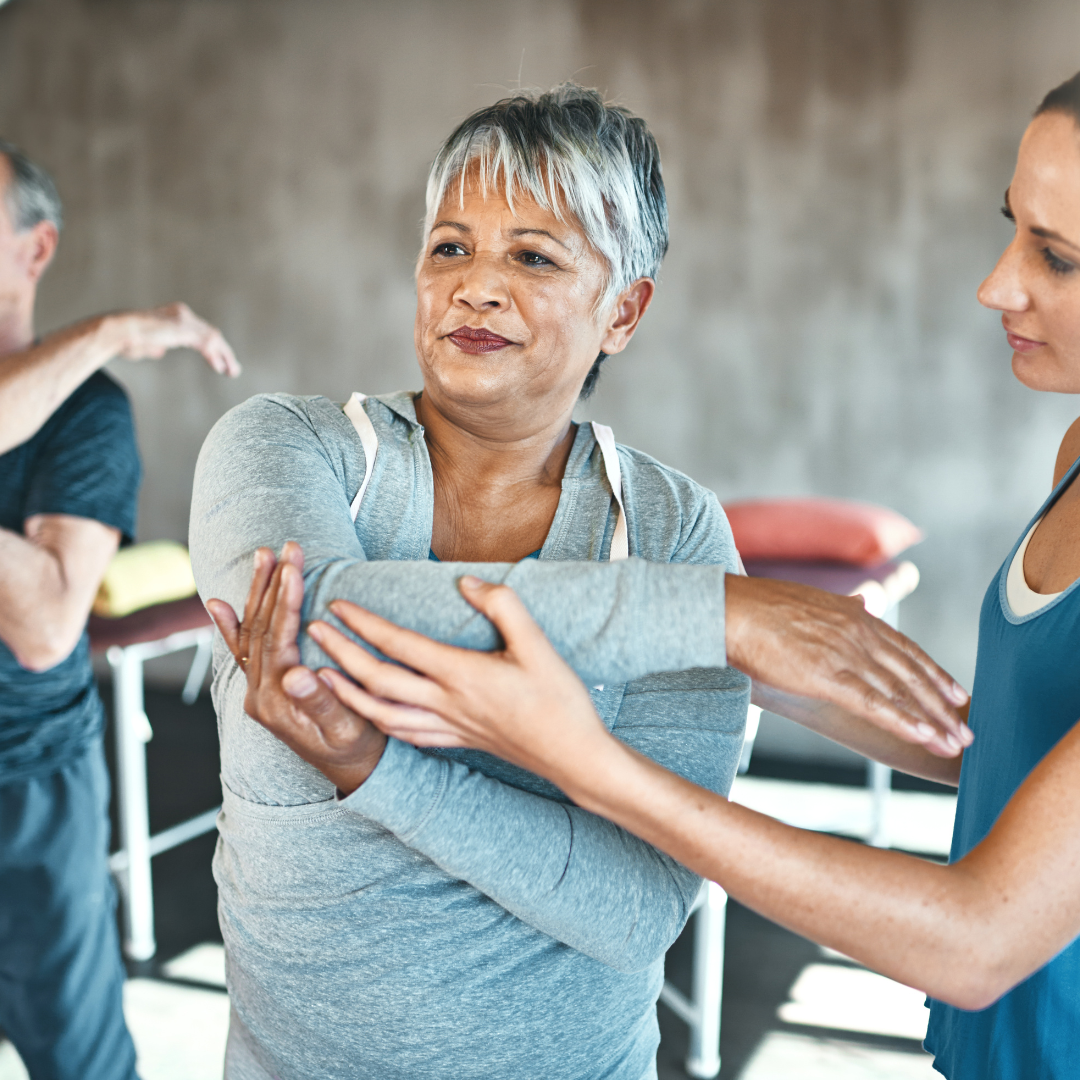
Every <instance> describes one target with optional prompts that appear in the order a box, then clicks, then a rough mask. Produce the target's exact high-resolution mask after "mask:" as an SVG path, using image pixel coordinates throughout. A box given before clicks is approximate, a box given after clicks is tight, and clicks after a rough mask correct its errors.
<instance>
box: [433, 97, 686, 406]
mask: <svg viewBox="0 0 1080 1080" xmlns="http://www.w3.org/2000/svg"><path fill="white" fill-rule="evenodd" d="M473 169H475V170H476V172H477V180H478V183H479V185H480V191H481V192H482V193H484V194H486V193H487V190H488V189H489V187H490V188H495V189H496V190H501V191H502V192H503V194H505V196H506V199H507V201H508V202H509V203H510V206H511V209H512V208H513V205H514V197H515V195H519V194H525V195H529V196H531V197H532V198H533V199H535V200H536V202H537V204H538V205H540V206H542V207H544V208H545V209H549V210H551V211H552V212H553V213H555V214H556V215H558V216H559V217H563V216H564V215H566V214H569V215H570V216H572V217H573V218H575V219H576V221H577V223H578V224H579V225H580V226H581V228H582V230H583V231H584V233H585V236H586V238H587V239H588V241H589V243H590V244H591V245H592V246H593V248H595V249H596V251H597V252H599V254H600V255H601V257H602V258H603V259H604V260H605V261H606V262H607V265H608V275H607V282H606V286H605V288H604V290H603V292H602V293H601V295H600V297H599V298H598V300H597V311H598V312H599V311H603V310H604V309H606V308H607V307H608V306H610V304H612V303H613V302H614V300H615V298H616V297H617V296H618V295H619V293H621V292H622V291H623V289H625V288H627V287H628V286H629V285H632V284H633V283H634V282H635V281H637V280H638V278H642V277H649V278H655V277H656V275H657V273H658V272H659V270H660V263H661V262H662V261H663V258H664V255H665V253H666V252H667V248H668V214H667V196H666V194H665V192H664V181H663V178H662V177H661V175H660V151H659V150H658V149H657V146H656V140H655V139H654V138H653V136H652V132H650V131H649V128H648V126H647V125H646V123H645V121H644V120H642V119H640V118H639V117H636V116H634V115H632V114H631V113H630V112H629V111H628V110H627V109H624V108H623V107H622V106H620V105H612V104H610V103H608V102H605V101H604V99H603V97H602V96H601V95H600V94H599V93H598V92H597V91H596V90H589V89H586V88H584V87H581V86H577V85H576V84H575V83H563V84H562V85H561V86H556V87H555V88H554V89H553V90H549V91H547V92H546V93H535V92H527V91H520V92H519V93H516V94H514V95H512V96H511V97H508V98H504V99H503V100H502V101H497V102H496V103H495V104H494V105H489V106H488V107H487V108H484V109H479V110H477V111H476V112H474V113H473V114H472V115H471V116H469V117H467V118H466V119H465V120H464V121H463V122H462V123H461V124H460V125H459V126H458V128H457V130H456V131H454V132H453V134H451V136H450V137H449V138H448V139H447V140H446V142H444V143H443V145H442V148H441V149H440V150H439V153H438V156H437V157H436V158H435V161H434V163H433V164H432V166H431V171H430V173H429V174H428V182H427V216H426V218H425V222H424V237H425V243H426V240H427V236H428V234H429V233H430V232H431V228H432V226H433V225H434V223H435V215H436V214H437V213H438V211H439V207H440V206H441V205H442V203H443V200H444V199H445V198H446V196H447V193H448V192H449V190H450V187H451V185H452V184H454V183H455V181H456V182H457V183H458V185H459V198H464V194H465V181H466V176H467V175H468V174H469V172H470V171H471V170H473ZM602 359H603V354H601V357H600V360H602ZM599 362H600V361H597V364H596V365H594V370H593V371H592V372H590V373H589V379H587V380H586V385H585V389H584V393H585V394H586V395H587V394H588V392H589V391H590V390H591V389H592V385H593V384H594V383H595V381H596V376H597V375H598V374H599Z"/></svg>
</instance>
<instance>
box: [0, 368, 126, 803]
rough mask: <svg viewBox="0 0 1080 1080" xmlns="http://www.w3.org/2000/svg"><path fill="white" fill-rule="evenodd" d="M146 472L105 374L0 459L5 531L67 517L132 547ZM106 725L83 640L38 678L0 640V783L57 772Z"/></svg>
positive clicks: (119, 393)
mask: <svg viewBox="0 0 1080 1080" xmlns="http://www.w3.org/2000/svg"><path fill="white" fill-rule="evenodd" d="M141 471H142V470H141V466H140V464H139V451H138V447H137V446H136V443H135V425H134V422H133V420H132V416H131V405H130V403H129V402H128V398H127V394H126V393H125V392H124V391H123V389H122V388H121V387H120V386H119V385H118V384H117V383H116V382H114V381H113V380H112V379H111V378H109V376H108V375H106V374H105V373H104V372H101V371H99V372H97V373H96V374H94V375H91V376H90V378H89V379H87V380H86V382H84V383H83V384H82V385H81V386H80V387H79V388H78V389H77V390H76V391H75V392H74V393H73V394H72V395H71V397H69V398H68V399H67V400H66V401H65V402H64V403H63V404H62V405H61V406H60V408H58V409H57V410H56V412H54V413H53V414H52V416H50V417H49V419H48V420H47V421H46V423H45V425H44V426H43V427H42V428H41V430H40V431H38V432H37V434H36V435H34V436H33V437H32V438H31V439H28V440H27V441H26V442H24V443H23V444H22V445H21V446H17V447H15V449H14V450H9V451H8V452H7V453H6V454H0V528H4V529H8V530H10V531H11V532H17V533H19V534H21V533H22V531H23V524H24V522H25V521H26V519H27V518H29V517H33V515H35V514H68V515H71V516H74V517H84V518H92V519H93V520H94V521H100V522H101V523H102V524H104V525H111V526H112V527H114V528H116V529H119V530H120V533H121V535H122V536H123V538H124V539H125V540H129V541H130V540H131V539H133V538H134V534H135V510H136V501H137V498H138V493H139V479H140V476H141ZM103 719H104V714H103V711H102V707H101V701H100V700H99V698H98V695H97V690H96V688H95V685H94V676H93V671H92V669H91V667H90V644H89V641H88V639H87V635H86V633H85V632H84V633H83V635H82V637H81V638H80V640H79V644H78V645H76V647H75V651H74V652H72V653H71V655H70V656H68V657H67V658H66V659H65V660H62V661H61V662H60V663H59V664H57V665H56V666H55V667H53V668H50V669H49V670H48V671H43V672H38V673H35V672H32V671H27V670H26V669H25V668H23V667H20V666H19V664H18V662H17V661H16V660H15V657H14V655H13V654H12V652H11V650H10V649H9V648H8V647H7V645H6V644H5V643H4V642H2V641H0V783H3V782H4V781H6V780H13V779H18V778H22V777H26V776H30V775H33V774H35V773H42V772H51V771H52V770H54V769H56V768H59V767H60V766H61V765H63V764H65V763H66V762H68V761H70V760H71V759H72V758H73V757H75V756H77V755H78V754H79V753H81V752H82V751H83V750H84V749H85V748H86V747H87V746H88V745H89V744H90V743H91V742H92V741H93V740H94V739H95V738H97V736H98V735H99V734H100V732H101V728H102V722H103Z"/></svg>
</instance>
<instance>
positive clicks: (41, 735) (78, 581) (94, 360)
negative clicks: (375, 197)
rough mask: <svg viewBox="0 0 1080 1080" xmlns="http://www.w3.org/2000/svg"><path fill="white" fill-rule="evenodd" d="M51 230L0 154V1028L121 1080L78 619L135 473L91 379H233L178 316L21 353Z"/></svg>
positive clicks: (103, 838)
mask: <svg viewBox="0 0 1080 1080" xmlns="http://www.w3.org/2000/svg"><path fill="white" fill-rule="evenodd" d="M60 226H61V211H60V200H59V198H58V196H57V193H56V189H55V187H54V186H53V183H52V181H51V180H50V178H49V176H48V175H47V174H46V173H45V172H44V171H43V170H42V169H40V168H39V167H38V166H36V165H34V164H33V163H32V162H31V161H29V160H28V159H27V158H26V157H25V156H24V155H23V154H22V153H20V152H19V151H18V150H17V149H16V148H15V147H14V146H12V145H11V144H10V143H7V142H4V141H3V140H0V1029H2V1030H3V1032H4V1033H5V1034H6V1035H7V1037H8V1038H9V1039H10V1040H11V1041H12V1043H14V1045H15V1048H16V1049H17V1050H18V1052H19V1055H20V1056H21V1057H22V1059H23V1062H24V1063H25V1065H26V1067H27V1070H28V1071H29V1073H30V1076H31V1078H33V1080H39V1078H42V1080H44V1078H49V1080H68V1078H70V1080H76V1078H77V1080H130V1078H132V1077H134V1076H135V1049H134V1046H133V1045H132V1041H131V1036H130V1035H129V1034H128V1030H127V1027H126V1025H125V1023H124V1017H123V1013H122V1011H121V989H122V985H123V978H124V970H123V965H122V963H121V960H120V951H119V944H118V940H117V931H116V919H115V913H114V909H115V896H114V891H113V886H112V882H111V880H110V878H109V871H108V863H107V856H108V847H109V821H108V804H109V782H108V775H107V773H106V769H105V759H104V754H103V747H102V729H103V726H104V713H103V710H102V706H101V701H100V700H99V698H98V695H97V690H96V688H95V685H94V679H93V673H92V670H91V666H90V651H89V643H88V639H87V635H86V622H87V618H88V616H89V613H90V605H91V603H92V602H93V599H94V595H95V593H96V592H97V589H98V585H99V584H100V582H101V578H102V576H103V575H104V573H105V569H106V567H107V566H108V564H109V561H110V560H111V559H112V557H113V555H114V554H115V553H116V550H117V547H118V546H119V545H120V543H121V542H124V541H130V540H132V539H133V537H134V532H135V510H136V496H137V493H138V487H139V478H140V472H141V467H140V463H139V454H138V449H137V447H136V442H135V430H134V425H133V422H132V416H131V406H130V404H129V402H128V398H127V395H126V394H125V392H124V391H123V389H121V387H120V386H119V384H118V383H116V382H115V381H114V380H113V379H111V378H110V377H109V376H108V375H106V374H105V373H104V372H103V371H102V370H100V369H101V368H102V367H103V366H104V365H105V364H106V363H107V362H108V361H109V360H110V359H112V358H113V357H123V358H124V359H127V360H139V359H143V358H152V359H157V358H160V357H161V356H163V355H164V354H165V352H167V351H168V350H169V349H174V348H181V347H183V348H191V349H196V350H198V351H199V352H200V353H202V355H203V356H204V357H205V359H206V360H207V362H208V363H209V364H210V365H211V366H212V367H213V368H214V370H215V371H218V372H220V373H222V374H228V375H238V374H239V371H240V368H239V365H238V364H237V362H236V358H235V357H234V356H233V353H232V350H231V349H230V348H229V346H228V344H227V343H226V342H225V340H224V338H223V337H222V336H221V334H220V333H219V332H218V331H217V330H215V329H214V328H213V327H212V326H209V325H208V324H207V323H205V322H203V321H202V320H201V319H199V318H197V317H196V316H195V315H194V314H192V312H191V311H190V310H189V309H188V308H187V307H185V306H184V305H183V304H174V305H171V306H169V307H164V308H158V309H155V310H152V311H135V312H121V313H115V314H108V315H98V316H95V317H93V318H90V319H87V320H85V321H83V322H80V323H77V324H76V325H74V326H71V327H67V328H65V329H63V330H60V331H57V332H56V333H54V334H50V335H49V336H47V337H45V338H43V339H40V340H38V339H36V338H35V335H34V300H35V297H36V293H37V286H38V282H39V281H40V280H41V276H42V274H43V273H44V272H45V270H46V268H47V267H48V265H49V263H50V261H51V260H52V257H53V254H54V252H55V250H56V245H57V241H58V239H59V235H60Z"/></svg>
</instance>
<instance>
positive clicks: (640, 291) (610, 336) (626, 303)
mask: <svg viewBox="0 0 1080 1080" xmlns="http://www.w3.org/2000/svg"><path fill="white" fill-rule="evenodd" d="M655 292H656V282H655V281H653V279H652V278H647V277H644V278H638V279H637V281H635V282H634V284H633V285H631V286H630V287H629V288H628V289H626V290H625V291H624V292H622V293H620V295H619V299H618V300H617V301H616V303H615V310H614V311H613V312H612V314H611V317H610V319H609V321H608V324H607V326H606V328H605V330H604V337H603V339H602V340H601V342H600V349H601V351H602V352H605V353H607V354H608V355H609V356H610V355H611V354H612V353H618V352H622V351H623V349H625V348H626V346H627V345H628V344H629V343H630V339H631V338H632V337H633V336H634V331H635V330H637V328H638V323H640V322H641V317H642V316H643V315H644V314H645V312H646V311H647V310H648V308H649V305H650V304H651V303H652V298H653V294H654V293H655Z"/></svg>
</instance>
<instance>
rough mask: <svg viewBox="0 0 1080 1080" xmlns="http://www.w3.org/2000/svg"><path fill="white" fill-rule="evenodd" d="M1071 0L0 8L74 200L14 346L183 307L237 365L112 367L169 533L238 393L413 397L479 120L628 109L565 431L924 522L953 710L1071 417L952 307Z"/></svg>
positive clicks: (928, 597) (998, 244)
mask: <svg viewBox="0 0 1080 1080" xmlns="http://www.w3.org/2000/svg"><path fill="white" fill-rule="evenodd" d="M1078 66H1080V6H1078V5H1077V4H1075V3H1074V2H1072V0H951V2H950V3H948V4H941V3H934V2H932V0H926V2H924V0H667V2H665V3H663V4H660V3H655V2H652V0H619V2H617V3H616V2H613V0H612V2H608V0H577V2H575V0H535V2H529V0H455V2H454V3H440V2H435V0H430V2H428V0H365V2H363V3H357V2H355V0H305V2H299V0H12V2H11V3H9V4H7V6H5V7H3V8H0V133H3V135H4V136H5V137H7V138H9V139H11V140H13V141H15V142H17V143H19V144H21V145H22V146H23V147H24V148H25V149H26V151H27V152H28V153H29V154H30V155H31V156H32V157H34V158H35V159H37V160H39V161H41V162H42V164H44V165H45V166H46V167H47V168H48V169H50V170H51V171H52V173H53V175H54V176H55V177H56V180H57V183H58V185H59V188H60V192H61V195H62V197H63V199H64V202H65V206H66V210H67V220H68V224H67V228H66V229H65V232H64V235H63V238H62V241H61V245H60V251H59V256H58V259H57V261H56V264H55V265H54V267H53V268H52V270H51V271H50V272H49V274H48V276H47V278H46V280H45V283H44V287H43V292H42V299H41V306H40V327H41V329H43V330H44V329H49V328H52V327H56V326H59V325H61V324H63V323H64V322H67V321H70V320H72V319H74V318H77V317H79V316H82V315H85V314H89V313H91V312H94V311H98V310H101V309H109V308H119V307H128V306H143V305H150V304H157V303H163V302H166V301H170V300H174V299H183V300H186V301H187V302H188V303H190V304H191V305H192V307H194V308H195V310H196V311H198V312H199V313H200V314H202V315H204V316H206V317H207V318H209V319H210V320H212V321H214V322H216V323H217V324H218V325H219V326H220V327H221V328H222V329H223V330H224V332H225V334H226V335H227V336H228V337H229V339H230V340H231V341H232V343H233V344H234V345H235V347H236V349H237V352H238V353H239V355H240V358H241V360H242V361H243V363H244V365H245V370H244V375H243V377H242V378H241V379H240V380H239V381H237V382H228V383H227V382H224V381H222V380H220V379H216V378H214V377H213V375H212V374H211V373H210V372H209V371H208V370H207V369H205V367H204V366H203V365H202V364H201V363H200V362H199V361H197V360H196V359H195V358H194V357H191V358H189V359H188V360H186V361H181V362H180V363H172V364H169V365H164V366H161V367H154V366H152V365H143V366H141V367H135V366H131V365H127V364H117V363H114V364H113V365H112V368H113V370H114V373H115V375H116V376H117V377H118V378H119V379H121V380H122V381H123V382H124V384H125V385H126V386H127V387H128V389H129V390H130V392H131V395H132V398H133V401H134V404H135V412H136V417H137V421H138V424H139V428H140V431H141V435H142V448H143V454H144V456H145V460H146V481H145V486H144V489H143V495H142V511H141V518H140V522H139V532H140V539H144V540H145V539H159V538H172V539H177V540H184V539H185V538H186V531H187V512H188V500H189V494H190V483H191V474H192V469H193V466H194V462H195V457H196V454H197V453H198V449H199V446H200V444H201V442H202V439H203V437H204V436H205V434H206V432H207V430H208V429H209V427H210V425H211V424H213V422H214V421H215V419H216V418H217V417H218V416H220V415H221V413H222V412H224V411H225V410H226V409H227V408H229V407H230V406H231V405H233V404H235V403H237V402H238V401H241V400H242V399H244V398H246V397H248V396H249V395H251V394H254V393H258V392H260V391H266V390H285V391H291V392H295V393H323V394H326V395H328V396H330V397H334V398H337V399H343V398H344V397H345V396H347V394H348V393H349V392H350V391H352V390H363V391H365V392H368V393H377V392H380V391H386V390H394V389H400V388H403V387H415V386H417V385H418V376H417V372H416V367H415V360H414V354H413V344H412V318H413V310H414V292H413V284H412V265H413V260H414V257H415V254H416V250H417V245H418V242H419V221H420V218H421V216H422V213H423V187H424V177H425V173H426V170H427V167H428V164H429V162H430V160H431V158H432V156H433V155H434V152H435V150H436V149H437V147H438V145H439V143H440V141H441V140H442V139H443V138H444V137H445V136H446V135H447V134H448V133H449V131H450V130H451V129H452V127H453V126H454V125H455V124H456V123H457V122H458V121H459V120H460V119H462V118H463V117H464V116H465V115H466V114H467V113H469V112H470V111H471V110H472V109H474V108H476V107H478V106H480V105H483V104H485V103H489V102H491V101H493V100H495V99H497V98H499V97H502V96H504V95H505V94H507V93H508V92H510V91H512V90H514V89H515V88H516V87H517V86H518V85H519V84H520V85H522V86H535V87H548V86H550V85H552V84H554V83H556V82H559V81H561V80H563V79H576V80H578V81H580V82H582V83H585V84H588V85H593V86H597V87H599V88H601V89H602V90H603V91H604V92H605V93H606V94H607V95H609V96H610V97H611V98H614V99H617V100H618V101H620V102H622V103H623V104H625V105H627V106H628V107H629V108H631V109H632V110H634V111H635V112H637V113H639V114H641V115H642V116H644V117H645V118H646V119H647V120H648V122H649V123H650V125H651V126H652V128H653V131H654V132H655V134H656V137H657V139H658V141H659V143H660V148H661V153H662V155H663V163H664V175H665V180H666V183H667V189H668V198H669V200H670V204H671V226H672V228H671V233H672V236H671V251H670V254H669V255H668V258H667V261H666V263H665V265H664V269H663V273H662V277H661V282H660V289H659V292H658V295H657V299H656V302H655V304H654V306H653V308H652V310H651V312H650V313H649V316H648V318H647V319H646V320H645V323H644V325H643V327H642V329H641V331H640V333H639V334H638V336H637V337H636V338H635V340H634V342H633V343H632V345H631V347H630V348H629V350H628V351H627V352H626V353H624V354H622V355H621V356H620V357H618V358H617V359H615V360H613V361H612V362H611V363H610V364H609V365H608V370H607V372H606V374H605V377H604V378H603V379H602V381H601V384H600V389H599V391H598V392H597V394H596V396H595V398H594V399H593V400H592V401H591V402H590V403H589V405H588V408H587V413H588V415H589V416H590V417H595V418H596V419H599V420H602V421H603V422H604V423H608V424H610V425H611V426H612V427H613V428H614V429H615V433H616V436H617V437H618V438H619V440H620V441H621V442H624V443H627V444H629V445H631V446H636V447H638V448H640V449H642V450H645V451H646V452H648V453H650V454H653V455H655V456H656V457H658V458H660V459H661V460H662V461H664V462H667V463H668V464H671V465H673V466H675V467H677V468H679V469H682V470H684V471H685V472H687V473H689V474H690V475H691V476H693V477H694V478H695V479H697V480H699V481H700V482H702V483H704V484H706V485H707V486H709V487H711V488H713V489H714V490H715V491H716V493H717V494H718V495H719V496H720V498H721V500H722V501H723V500H725V499H731V498H735V497H746V496H754V495H798V494H821V495H838V496H845V497H851V498H856V499H866V500H871V501H875V502H880V503H885V504H887V505H890V506H893V507H895V508H896V509H898V510H900V511H901V512H902V513H904V514H906V515H908V516H909V517H910V518H912V519H913V520H914V521H915V522H916V523H917V524H919V525H920V526H921V527H923V528H924V529H925V530H926V532H927V534H928V539H927V540H926V542H925V543H924V544H923V545H922V546H921V547H918V548H916V549H914V551H913V552H912V557H913V558H914V561H915V562H916V563H917V564H918V566H919V568H920V570H921V571H922V578H923V580H922V585H921V587H920V588H919V590H918V591H917V592H916V593H915V595H914V596H913V597H912V598H911V599H910V600H909V601H906V602H905V605H904V611H903V620H904V628H905V629H906V630H907V632H908V633H910V634H911V635H912V636H913V637H915V638H916V639H917V640H918V641H919V642H920V643H921V644H922V645H924V646H925V647H926V648H927V649H928V650H929V651H930V652H931V653H932V654H933V655H934V656H935V657H936V658H938V659H939V660H940V661H941V662H942V663H943V664H945V665H946V666H947V667H948V668H950V670H952V671H953V672H954V673H955V674H956V675H957V677H959V678H960V679H961V680H963V681H964V682H965V683H968V684H970V680H971V675H972V672H973V667H974V643H975V625H976V619H977V614H978V606H979V602H980V599H981V595H982V592H983V590H984V589H985V587H986V583H987V581H988V580H989V577H990V575H991V574H992V573H993V571H994V570H995V569H996V568H997V566H998V565H999V564H1000V561H1001V559H1002V558H1003V557H1004V555H1005V553H1006V551H1007V549H1008V547H1009V545H1010V544H1011V542H1012V541H1013V540H1014V539H1015V537H1016V535H1017V534H1018V532H1019V531H1020V529H1021V527H1022V526H1023V524H1024V523H1025V522H1026V521H1027V519H1028V518H1029V517H1030V515H1031V514H1032V513H1033V512H1034V510H1035V509H1036V508H1037V506H1038V505H1039V503H1040V502H1041V500H1042V499H1043V497H1044V496H1045V494H1046V492H1047V491H1048V489H1049V484H1050V477H1051V470H1052V465H1053V458H1054V452H1055V450H1056V447H1057V443H1058V440H1059V439H1060V437H1061V434H1062V432H1063V430H1064V428H1065V427H1066V426H1067V424H1068V423H1069V421H1070V420H1071V419H1073V418H1074V417H1075V415H1076V406H1075V405H1074V403H1073V402H1072V401H1071V400H1068V399H1066V398H1064V397H1059V396H1053V395H1046V394H1034V393H1031V392H1030V391H1027V390H1025V389H1024V388H1023V387H1021V386H1020V385H1019V384H1018V383H1016V382H1015V380H1014V379H1013V377H1012V374H1011V372H1010V369H1009V357H1010V351H1009V349H1008V346H1007V345H1006V343H1005V340H1004V335H1003V333H1002V331H1001V328H1000V326H999V324H998V317H997V316H996V315H994V314H993V313H991V312H987V311H984V310H983V309H982V308H980V307H979V305H978V303H977V302H976V300H975V290H976V288H977V286H978V284H979V282H980V281H981V280H982V278H983V277H984V276H985V275H986V274H987V273H988V272H989V270H990V268H991V267H992V265H993V263H994V260H995V259H996V258H997V256H998V254H999V252H1000V251H1001V249H1002V248H1003V246H1004V245H1005V243H1006V242H1007V239H1008V236H1009V231H1010V230H1009V225H1008V223H1007V222H1005V221H1004V220H1002V219H1001V218H1000V216H999V215H998V213H997V211H998V208H999V207H1000V205H1001V197H1002V193H1003V191H1004V189H1005V187H1006V186H1007V184H1008V182H1009V178H1010V175H1011V172H1012V166H1013V162H1014V157H1015V152H1016V146H1017V142H1018V140H1019V137H1020V134H1021V132H1022V131H1023V128H1024V126H1025V123H1026V121H1027V119H1028V117H1029V116H1030V113H1031V111H1032V109H1033V108H1034V106H1035V105H1036V104H1037V102H1038V101H1039V99H1040V98H1041V96H1042V95H1043V94H1044V93H1045V91H1046V90H1048V89H1049V88H1050V87H1051V86H1053V85H1056V84H1057V83H1058V82H1060V81H1061V80H1062V79H1064V78H1066V77H1067V76H1069V75H1071V74H1072V73H1073V72H1074V71H1075V70H1076V69H1077V67H1078Z"/></svg>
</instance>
